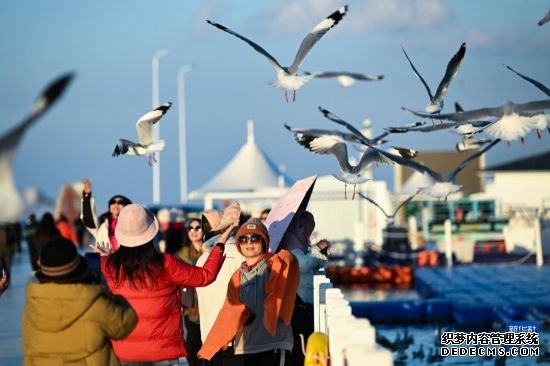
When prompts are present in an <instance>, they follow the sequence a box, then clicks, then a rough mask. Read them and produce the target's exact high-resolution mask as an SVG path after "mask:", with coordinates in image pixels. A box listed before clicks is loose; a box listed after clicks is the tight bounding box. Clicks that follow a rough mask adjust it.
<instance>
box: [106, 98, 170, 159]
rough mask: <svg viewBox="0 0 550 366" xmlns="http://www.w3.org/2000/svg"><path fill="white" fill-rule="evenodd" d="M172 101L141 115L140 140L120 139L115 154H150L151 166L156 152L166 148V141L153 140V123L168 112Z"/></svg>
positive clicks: (138, 132)
mask: <svg viewBox="0 0 550 366" xmlns="http://www.w3.org/2000/svg"><path fill="white" fill-rule="evenodd" d="M171 106H172V103H170V102H168V103H164V104H163V105H161V106H160V107H158V108H156V109H153V110H152V111H150V112H147V113H145V114H144V115H143V116H141V117H140V118H139V119H138V121H137V123H136V130H137V134H138V142H137V143H135V142H132V141H130V140H125V139H120V140H119V141H120V142H119V143H118V144H117V145H116V146H115V150H114V151H113V156H118V155H137V156H142V155H148V159H147V164H148V165H149V166H151V164H152V163H153V161H156V160H155V153H157V152H160V151H162V150H163V149H164V145H165V141H164V140H158V141H156V142H155V141H153V125H154V124H155V123H157V122H158V121H159V120H160V119H161V118H162V117H163V116H164V114H166V112H168V110H169V109H170V107H171Z"/></svg>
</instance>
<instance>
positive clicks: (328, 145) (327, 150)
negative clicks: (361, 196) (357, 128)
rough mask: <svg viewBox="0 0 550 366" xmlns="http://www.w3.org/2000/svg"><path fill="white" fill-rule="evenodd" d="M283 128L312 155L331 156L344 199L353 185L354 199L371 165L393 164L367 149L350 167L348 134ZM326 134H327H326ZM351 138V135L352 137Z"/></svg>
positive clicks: (411, 153)
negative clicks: (358, 186)
mask: <svg viewBox="0 0 550 366" xmlns="http://www.w3.org/2000/svg"><path fill="white" fill-rule="evenodd" d="M285 127H286V128H287V129H288V130H289V131H290V132H292V133H294V136H295V138H296V141H297V142H298V143H299V144H300V145H302V146H304V147H305V148H307V149H308V150H309V151H311V152H313V153H314V154H333V155H334V156H335V157H336V160H337V161H338V165H339V167H340V171H341V174H333V177H334V178H336V179H338V180H339V181H341V182H344V183H345V186H344V198H347V185H348V184H353V196H352V199H354V198H355V188H356V185H357V184H361V183H365V182H367V181H368V180H369V179H368V178H366V177H365V176H364V173H365V171H366V169H367V167H368V166H369V165H370V164H371V163H376V164H380V163H386V164H393V161H392V160H391V159H388V158H386V157H385V156H384V155H382V154H381V153H380V152H379V151H378V150H375V149H371V148H367V149H366V150H365V151H364V152H363V153H362V155H361V158H360V160H359V163H358V164H357V165H352V164H350V163H349V157H348V149H347V145H346V141H352V142H355V143H357V141H355V140H353V139H354V138H355V137H352V138H351V140H350V138H349V136H348V135H349V134H342V133H334V131H330V130H329V131H327V130H319V129H310V130H307V129H297V128H292V127H290V126H288V125H286V124H285ZM326 132H328V133H326ZM352 136H353V135H352ZM393 149H394V150H392V151H394V152H395V153H397V154H399V155H400V156H402V157H404V158H405V159H413V158H414V157H416V155H417V154H418V152H417V151H415V150H411V149H407V148H399V147H395V148H393Z"/></svg>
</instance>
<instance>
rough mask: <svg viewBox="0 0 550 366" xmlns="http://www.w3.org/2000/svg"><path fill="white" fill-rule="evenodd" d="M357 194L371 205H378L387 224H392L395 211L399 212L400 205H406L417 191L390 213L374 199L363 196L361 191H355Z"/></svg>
mask: <svg viewBox="0 0 550 366" xmlns="http://www.w3.org/2000/svg"><path fill="white" fill-rule="evenodd" d="M357 193H358V194H359V196H360V197H361V198H363V199H366V200H367V201H369V202H370V203H372V204H373V205H375V206H376V207H378V208H379V209H380V211H382V213H383V214H384V216H386V219H387V221H388V224H393V222H394V221H395V215H397V213H398V212H399V209H400V208H401V207H403V206H404V205H406V204H407V203H408V202H410V201H411V200H412V199H413V198H414V197H415V196H416V195H417V194H418V191H417V192H414V193H413V194H412V195H410V196H409V197H407V199H406V200H404V201H403V202H401V203H400V204H399V205H398V206H397V207H396V208H395V209H394V210H393V212H392V213H387V212H386V210H384V209H383V208H382V206H380V205H379V204H378V203H377V202H376V201H375V200H373V199H372V198H370V197H367V196H365V195H364V194H363V193H361V192H357Z"/></svg>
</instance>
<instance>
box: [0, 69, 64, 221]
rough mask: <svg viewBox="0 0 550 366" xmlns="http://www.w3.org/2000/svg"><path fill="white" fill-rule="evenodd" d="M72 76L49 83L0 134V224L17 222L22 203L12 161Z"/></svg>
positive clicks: (22, 208) (62, 76) (61, 77)
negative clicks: (20, 145)
mask: <svg viewBox="0 0 550 366" xmlns="http://www.w3.org/2000/svg"><path fill="white" fill-rule="evenodd" d="M73 78H74V73H72V72H69V73H66V74H63V75H61V76H59V77H58V78H56V79H55V80H53V81H52V82H51V83H50V84H48V86H47V87H46V89H44V90H43V91H42V93H41V94H40V96H39V97H38V98H37V99H36V100H35V101H34V103H33V105H32V108H31V110H30V112H29V114H28V115H27V117H25V119H23V121H21V122H19V123H18V124H17V125H15V126H14V127H12V128H11V129H10V130H8V131H7V132H6V133H5V134H2V135H0V207H2V209H0V223H2V222H9V221H13V220H18V219H19V215H21V214H22V212H23V210H24V203H23V200H22V198H21V196H20V194H19V191H18V190H17V187H16V185H15V181H14V177H13V169H12V166H13V158H14V156H15V153H16V152H17V148H18V147H19V144H20V143H21V140H22V139H23V136H24V135H25V133H26V132H27V130H28V129H29V128H30V127H31V126H32V125H33V124H34V123H35V122H36V121H37V120H38V119H39V118H40V117H41V116H43V115H44V113H46V111H47V110H49V109H50V107H51V106H52V105H53V104H54V103H55V102H56V101H57V100H59V98H60V97H61V96H62V95H63V93H64V91H65V90H66V88H67V86H68V85H69V83H70V82H71V80H72V79H73Z"/></svg>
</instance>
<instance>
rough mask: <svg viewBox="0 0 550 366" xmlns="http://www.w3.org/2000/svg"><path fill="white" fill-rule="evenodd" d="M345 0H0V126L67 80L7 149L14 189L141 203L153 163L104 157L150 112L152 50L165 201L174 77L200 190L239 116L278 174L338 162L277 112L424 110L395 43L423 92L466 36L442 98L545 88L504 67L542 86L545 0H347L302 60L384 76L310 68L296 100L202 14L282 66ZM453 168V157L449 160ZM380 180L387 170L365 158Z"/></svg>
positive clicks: (309, 119) (524, 96) (311, 121)
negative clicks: (371, 79)
mask: <svg viewBox="0 0 550 366" xmlns="http://www.w3.org/2000/svg"><path fill="white" fill-rule="evenodd" d="M343 4H345V2H343V1H339V0H300V1H283V0H273V1H254V2H244V1H223V2H222V1H200V2H199V1H176V0H163V1H155V2H153V1H143V0H137V1H136V0H132V1H130V0H120V1H106V0H97V1H85V2H78V4H77V3H75V2H74V1H68V0H52V1H40V0H28V1H17V2H15V1H0V49H1V50H2V57H1V58H0V70H1V71H0V106H1V109H2V114H3V118H2V122H1V124H0V133H1V132H4V131H5V130H7V129H8V128H9V127H10V126H12V125H14V124H16V123H17V122H18V121H20V120H21V119H22V118H23V117H24V115H25V114H26V112H27V111H28V108H29V106H30V105H31V103H32V101H33V100H34V98H35V97H36V95H37V94H38V93H39V91H40V90H41V89H42V88H43V87H44V86H45V85H46V84H47V83H48V82H49V81H51V80H52V79H53V78H54V77H56V76H57V75H59V74H61V73H64V72H66V71H69V70H74V71H75V72H76V73H77V77H76V79H75V80H74V82H73V83H72V85H71V86H70V88H69V90H68V91H67V93H66V94H65V96H64V97H63V99H62V100H61V101H60V102H59V103H58V104H57V105H55V106H54V108H52V110H51V111H49V112H48V113H47V115H45V116H44V118H42V119H41V120H40V121H39V122H38V123H37V124H36V125H35V126H34V127H33V128H32V129H30V130H29V131H28V133H27V135H26V136H25V138H24V141H23V143H22V144H21V147H20V149H19V151H18V153H17V155H16V159H15V176H16V182H17V185H18V186H19V188H21V189H24V188H26V187H31V186H37V187H40V188H41V189H42V190H43V191H44V192H45V193H46V194H47V195H49V196H50V197H56V196H57V193H58V191H59V188H60V186H61V185H62V184H64V183H70V182H75V181H78V180H80V179H81V178H83V177H89V178H90V179H92V181H93V184H94V191H95V193H96V195H97V197H98V199H99V202H100V203H101V202H103V201H106V200H107V199H108V197H109V196H111V195H112V194H114V193H123V194H126V195H127V196H129V197H131V198H132V199H133V200H135V201H138V202H142V203H150V202H151V200H152V193H151V192H152V191H151V186H152V178H151V175H152V172H151V169H150V168H149V167H148V166H147V164H146V160H145V159H142V158H135V157H118V158H113V157H111V153H112V150H113V148H114V146H115V144H116V143H117V141H118V139H119V138H129V139H133V138H134V137H135V127H134V125H135V122H136V120H137V119H138V118H139V116H141V115H142V114H143V113H145V112H147V111H148V110H150V109H151V57H152V55H153V54H154V53H155V51H157V50H158V49H161V48H166V49H168V51H169V53H168V55H167V56H165V57H164V58H162V59H161V61H160V81H161V82H160V87H161V91H160V96H161V97H160V99H161V102H165V101H172V102H174V106H173V108H172V110H170V111H169V112H168V114H167V115H166V116H165V118H164V119H163V120H162V122H161V137H162V138H164V139H165V140H166V142H167V147H166V149H165V151H164V152H163V153H162V160H161V187H162V196H161V199H162V201H163V202H165V203H171V202H177V201H178V199H179V182H178V154H179V152H178V140H177V133H178V132H177V131H178V130H177V105H176V101H177V86H176V85H177V84H176V75H177V72H178V70H179V68H180V67H181V66H183V65H185V64H188V63H195V64H196V68H195V69H194V70H192V71H191V72H190V73H188V74H187V76H186V85H185V87H186V94H187V98H186V107H187V126H188V130H187V136H188V152H187V154H188V156H187V161H188V185H189V188H190V190H192V189H196V188H198V187H200V186H201V185H202V184H204V183H205V182H206V181H207V180H208V179H210V178H211V177H212V176H214V175H215V174H216V173H217V172H218V171H219V170H220V169H221V168H222V167H223V166H224V165H225V163H227V161H228V160H229V159H230V158H231V157H232V156H233V155H234V154H235V153H236V152H237V151H238V149H239V148H240V147H241V145H242V144H243V143H244V142H245V139H246V120H247V119H253V120H254V121H255V131H256V141H257V142H258V144H259V145H260V146H261V148H262V149H263V150H264V151H265V152H266V153H267V154H268V155H269V156H270V157H271V158H272V159H273V160H274V161H275V162H276V163H278V164H283V165H284V166H285V167H286V172H287V174H288V175H289V176H290V177H291V178H294V179H299V178H301V177H304V176H308V175H311V174H330V173H334V172H336V171H337V165H336V160H335V159H334V158H333V157H332V156H315V155H313V154H311V153H309V152H308V151H306V150H305V149H303V148H302V147H301V146H299V145H297V144H296V143H295V142H294V139H293V136H292V135H291V134H290V133H288V132H287V131H286V130H285V129H284V128H283V123H285V122H286V123H288V124H290V125H292V126H295V127H323V128H334V127H335V125H334V126H333V125H331V123H330V122H328V121H327V120H325V119H324V118H322V116H321V115H320V113H319V112H318V111H317V106H319V105H320V106H323V107H325V108H328V109H330V110H331V111H333V112H334V113H336V114H337V115H339V116H341V117H342V118H344V119H346V120H347V121H349V122H351V123H353V124H354V125H356V126H357V127H359V126H360V123H361V121H362V120H363V119H364V118H370V119H371V120H372V122H373V126H374V132H375V133H377V132H381V131H382V128H383V127H387V126H390V125H399V124H405V123H410V122H413V121H414V119H412V118H411V116H410V115H409V114H407V113H406V112H404V111H402V110H401V109H400V107H401V106H407V107H411V108H414V109H422V108H423V107H424V106H425V105H426V103H427V95H426V93H425V91H424V89H423V87H422V85H421V84H420V82H419V81H418V80H417V79H416V77H415V76H414V75H413V73H412V71H411V69H410V67H409V65H408V64H407V62H406V59H405V58H404V56H403V54H402V52H401V49H400V46H401V45H403V46H404V47H405V48H406V50H407V52H408V54H409V56H410V57H411V59H412V60H413V62H414V63H415V65H416V67H417V68H418V70H419V72H420V73H422V74H423V76H424V78H425V79H426V81H427V82H428V83H429V84H430V86H431V88H432V89H433V90H435V88H436V87H437V84H438V83H439V81H440V79H441V77H442V76H443V73H444V70H445V67H446V64H447V62H448V60H449V59H450V57H451V56H452V55H453V54H454V53H455V52H456V51H457V49H458V47H459V46H460V43H461V42H463V41H465V42H467V44H468V49H467V52H466V56H465V58H464V61H463V63H462V65H461V68H460V71H459V73H458V75H457V77H456V78H455V80H454V81H453V83H452V84H451V86H450V88H449V90H448V93H447V97H446V106H445V109H444V111H452V103H453V102H454V101H455V100H458V101H460V102H461V103H462V104H463V106H464V107H465V108H466V109H474V108H481V107H488V106H497V105H500V104H502V103H503V102H505V101H507V100H511V101H514V102H516V103H521V102H526V101H530V100H538V99H543V98H544V95H543V94H542V93H540V92H539V91H538V90H536V89H535V88H534V87H532V86H531V85H529V84H527V83H526V82H524V81H523V80H521V79H519V78H518V77H517V76H515V75H513V74H512V73H510V72H508V71H507V70H505V69H504V68H503V67H502V66H501V64H502V63H506V64H509V65H511V66H512V67H514V68H516V69H517V70H519V71H520V72H523V73H524V74H527V75H529V76H531V77H533V78H535V79H537V80H539V81H541V82H543V83H545V84H546V85H550V68H549V66H548V65H550V24H547V25H546V26H543V27H539V26H537V24H536V23H537V21H538V20H539V19H540V18H542V17H543V16H544V14H545V13H546V11H547V10H548V7H549V6H550V2H548V1H542V0H515V1H503V0H486V1H478V0H460V1H458V0H455V1H442V0H418V1H409V0H379V1H368V2H367V1H350V2H349V3H348V4H349V13H348V15H347V16H346V18H344V20H343V21H342V22H341V24H339V25H338V26H337V27H335V28H334V29H333V30H331V31H330V32H329V33H328V34H327V35H326V36H325V37H324V38H323V39H322V40H321V41H320V42H319V43H318V44H317V45H316V46H315V47H314V48H313V49H312V51H311V52H310V54H309V55H308V57H307V58H306V59H305V61H304V63H303V64H302V70H306V71H322V70H348V71H357V72H366V73H370V74H384V75H385V77H386V78H385V79H384V80H383V81H381V82H377V83H361V84H356V85H354V86H353V87H351V88H346V89H344V88H340V87H339V86H338V85H337V84H336V82H335V81H334V80H313V81H312V82H310V83H309V84H308V85H306V86H305V87H304V88H302V89H301V90H299V91H298V94H297V101H296V103H293V104H292V103H289V104H287V103H285V102H284V99H283V92H282V91H281V90H279V89H275V88H272V87H270V86H269V85H267V84H266V82H271V81H273V80H274V79H275V73H274V71H273V69H272V67H271V66H270V65H269V64H268V63H267V62H266V60H265V59H263V58H262V57H261V56H260V55H259V54H257V53H256V52H255V51H254V50H252V49H251V48H250V47H249V46H247V45H246V44H244V43H243V42H241V41H239V40H238V39H236V38H234V37H231V36H230V35H228V34H226V33H223V32H221V31H219V30H217V29H215V28H214V27H212V26H209V25H208V24H207V23H206V22H205V20H206V19H211V20H213V21H216V22H219V23H222V24H224V25H226V26H228V27H230V28H232V29H234V30H236V31H238V32H240V33H241V34H243V35H246V36H248V37H249V38H251V39H253V40H254V41H256V42H257V43H259V44H260V45H262V46H263V47H264V48H266V49H267V50H268V51H269V52H271V53H272V54H273V55H274V56H275V57H277V58H278V60H279V61H280V62H281V63H282V64H290V63H291V62H292V60H293V58H294V55H295V52H296V50H297V48H298V46H299V44H300V42H301V40H302V38H303V36H304V35H305V34H306V33H307V32H309V31H310V30H311V29H312V28H313V27H314V26H315V25H316V24H317V23H318V22H319V21H320V20H321V19H323V18H324V17H325V16H327V15H328V14H329V13H331V12H332V11H334V10H336V9H337V8H338V7H340V6H342V5H343ZM456 140H457V138H456V136H454V135H452V134H450V133H448V132H436V133H431V134H414V135H403V136H395V137H394V138H392V141H391V144H395V145H398V146H409V147H413V148H416V149H418V150H420V151H423V150H424V151H425V150H445V149H452V148H454V144H455V143H456ZM549 141H550V134H548V133H545V134H544V137H543V139H542V140H537V138H536V134H535V133H534V132H532V133H531V134H530V135H528V136H527V144H526V145H521V144H520V143H519V142H514V143H513V144H512V146H511V147H507V146H506V145H505V144H500V145H498V146H497V147H495V148H494V149H493V150H491V151H490V152H489V153H488V157H487V160H488V163H489V164H494V163H499V162H502V161H506V160H510V159H514V158H519V157H523V156H527V155H531V154H535V153H538V152H542V151H545V150H547V149H548V146H549ZM451 168H452V167H450V169H451ZM375 177H376V178H378V179H385V180H388V182H390V187H391V169H389V168H379V169H377V170H375Z"/></svg>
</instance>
